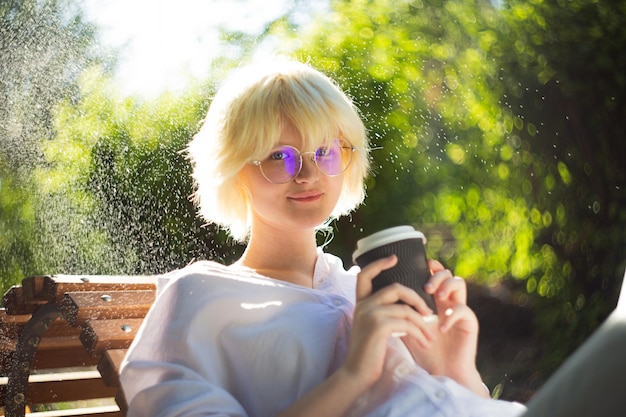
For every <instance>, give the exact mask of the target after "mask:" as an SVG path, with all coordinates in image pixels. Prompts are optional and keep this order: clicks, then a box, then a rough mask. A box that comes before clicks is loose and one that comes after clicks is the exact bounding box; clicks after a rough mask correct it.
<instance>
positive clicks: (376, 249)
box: [352, 226, 435, 311]
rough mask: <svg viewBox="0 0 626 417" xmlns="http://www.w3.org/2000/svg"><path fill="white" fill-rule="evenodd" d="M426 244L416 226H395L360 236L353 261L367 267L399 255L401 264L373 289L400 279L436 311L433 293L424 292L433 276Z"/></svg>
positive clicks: (379, 278) (376, 281)
mask: <svg viewBox="0 0 626 417" xmlns="http://www.w3.org/2000/svg"><path fill="white" fill-rule="evenodd" d="M425 244H426V237H425V236H424V234H423V233H422V232H420V231H417V230H415V229H414V228H413V227H412V226H396V227H391V228H388V229H384V230H381V231H379V232H376V233H374V234H372V235H369V236H367V237H365V238H363V239H360V240H359V241H358V242H357V244H356V250H355V251H354V253H353V254H352V260H353V261H354V262H355V263H356V264H357V265H358V266H360V267H361V268H363V267H365V266H366V265H368V264H369V263H371V262H373V261H375V260H377V259H380V258H384V257H387V256H390V255H396V256H397V257H398V263H397V264H396V265H395V266H394V267H393V268H390V269H386V270H384V271H382V272H381V273H380V274H379V275H378V276H377V277H376V278H374V279H373V280H372V286H373V291H374V292H375V291H378V290H379V289H381V288H383V287H385V286H387V285H389V284H392V283H394V282H398V283H400V284H402V285H405V286H407V287H409V288H412V289H413V290H415V291H416V292H417V293H418V294H419V295H420V297H422V298H423V299H424V300H425V301H426V303H427V304H428V306H429V307H430V308H432V309H433V311H435V302H434V300H433V297H432V295H430V294H426V292H425V291H424V284H426V281H428V278H430V275H431V273H430V269H429V268H428V262H427V259H426V249H425V246H424V245H425Z"/></svg>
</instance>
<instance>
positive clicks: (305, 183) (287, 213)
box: [241, 124, 343, 233]
mask: <svg viewBox="0 0 626 417" xmlns="http://www.w3.org/2000/svg"><path fill="white" fill-rule="evenodd" d="M282 145H289V146H293V147H295V148H297V149H299V150H300V151H301V152H308V151H313V150H314V149H302V136H301V135H300V133H299V132H298V131H297V130H296V129H295V128H294V127H293V126H292V125H291V124H287V125H286V127H285V129H284V130H283V132H282V134H281V136H280V138H279V141H278V146H282ZM311 156H312V154H306V155H303V156H302V169H301V171H300V173H299V174H298V175H297V176H296V177H295V178H294V179H293V180H291V181H289V182H287V183H284V184H274V183H271V182H269V181H268V180H267V179H266V178H265V177H264V176H263V174H262V173H261V170H260V168H259V167H258V166H256V165H254V164H251V163H250V164H246V166H245V167H244V168H243V169H242V172H241V175H242V180H243V183H244V185H245V186H246V187H247V188H248V190H249V194H250V196H251V201H250V205H251V209H252V233H254V232H255V230H259V229H260V228H261V227H270V228H272V229H274V230H277V231H285V232H289V231H296V230H304V229H309V230H310V229H313V228H315V227H317V226H319V225H321V224H322V223H323V222H324V221H325V220H326V219H327V218H328V217H329V216H330V213H331V212H332V211H333V209H334V208H335V205H336V204H337V201H338V199H339V195H340V193H341V188H342V185H343V174H340V175H338V176H334V177H329V176H327V175H325V174H324V173H322V172H321V171H320V170H319V168H318V167H317V166H316V165H315V163H314V162H313V161H312V160H311Z"/></svg>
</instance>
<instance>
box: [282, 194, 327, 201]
mask: <svg viewBox="0 0 626 417" xmlns="http://www.w3.org/2000/svg"><path fill="white" fill-rule="evenodd" d="M322 195H323V193H321V192H319V191H310V192H309V191H307V192H304V193H298V194H294V195H290V196H289V197H287V198H289V199H290V200H293V201H297V202H301V203H309V202H312V201H317V200H319V199H320V198H322Z"/></svg>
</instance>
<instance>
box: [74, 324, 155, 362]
mask: <svg viewBox="0 0 626 417" xmlns="http://www.w3.org/2000/svg"><path fill="white" fill-rule="evenodd" d="M142 322H143V319H113V320H91V321H89V323H88V324H87V325H86V326H85V328H84V329H83V332H82V333H81V335H80V340H81V342H83V346H85V348H86V349H87V351H88V352H89V353H90V354H92V355H98V356H100V355H102V353H103V352H104V351H105V350H108V349H127V348H129V347H130V344H131V343H132V342H133V339H134V338H135V335H136V334H137V330H138V329H139V327H140V326H141V323H142Z"/></svg>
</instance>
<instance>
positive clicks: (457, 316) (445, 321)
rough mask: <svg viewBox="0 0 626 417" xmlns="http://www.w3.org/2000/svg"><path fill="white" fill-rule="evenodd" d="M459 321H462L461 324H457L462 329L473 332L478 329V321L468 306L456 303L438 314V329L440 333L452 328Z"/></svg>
mask: <svg viewBox="0 0 626 417" xmlns="http://www.w3.org/2000/svg"><path fill="white" fill-rule="evenodd" d="M459 322H463V324H464V325H463V326H458V327H457V328H459V329H460V330H462V331H465V332H468V333H470V332H475V331H478V321H477V320H476V315H475V314H474V312H473V311H472V309H470V308H469V307H468V306H466V305H463V304H457V305H455V306H453V307H449V308H447V309H445V310H444V311H443V313H442V314H440V316H439V330H441V332H442V333H445V332H447V331H448V330H450V329H452V328H453V327H454V326H455V325H457V324H458V323H459Z"/></svg>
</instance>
